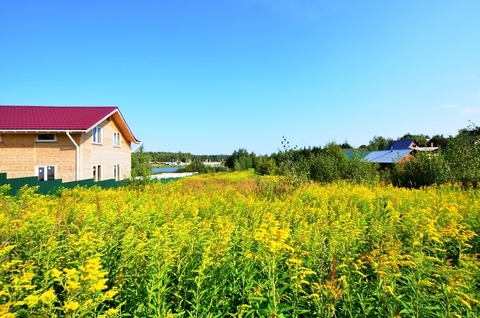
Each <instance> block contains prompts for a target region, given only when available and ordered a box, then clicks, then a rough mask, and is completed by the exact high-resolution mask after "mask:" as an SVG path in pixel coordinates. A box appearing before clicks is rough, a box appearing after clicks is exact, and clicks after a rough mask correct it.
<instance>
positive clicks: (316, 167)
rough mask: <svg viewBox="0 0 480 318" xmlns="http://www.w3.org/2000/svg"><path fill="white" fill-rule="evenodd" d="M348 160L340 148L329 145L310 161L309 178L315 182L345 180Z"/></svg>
mask: <svg viewBox="0 0 480 318" xmlns="http://www.w3.org/2000/svg"><path fill="white" fill-rule="evenodd" d="M348 166H349V160H348V158H347V156H346V155H345V153H344V152H343V151H342V148H340V146H338V145H336V144H334V143H329V144H328V145H327V146H325V148H324V149H323V150H322V152H321V153H320V154H318V155H316V156H315V157H313V158H312V159H311V161H310V178H311V179H312V180H313V181H317V182H333V181H336V180H341V179H345V178H347V175H348Z"/></svg>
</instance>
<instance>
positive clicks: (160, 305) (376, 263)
mask: <svg viewBox="0 0 480 318" xmlns="http://www.w3.org/2000/svg"><path fill="white" fill-rule="evenodd" d="M34 190H35V189H28V188H25V189H23V190H22V191H21V193H20V194H19V195H17V196H15V197H12V196H8V195H6V193H7V192H6V191H3V190H2V189H1V188H0V317H478V316H480V306H479V299H480V269H479V265H480V259H479V254H480V238H479V237H478V234H479V233H480V200H479V199H480V192H478V191H477V190H465V189H462V188H461V187H457V186H454V185H449V186H441V187H432V188H424V189H420V190H408V189H399V188H394V187H391V186H387V185H380V184H378V185H365V186H362V185H353V184H349V183H346V182H338V183H333V184H329V185H319V184H313V183H312V184H305V185H302V186H300V187H298V188H296V189H292V188H289V186H288V185H286V184H284V183H282V182H281V181H279V180H278V179H275V178H265V177H263V178H258V177H254V176H253V175H251V174H249V173H248V172H244V173H231V174H217V175H204V176H198V177H193V178H188V179H184V180H181V181H177V182H171V183H167V184H160V183H158V184H157V183H154V184H150V185H145V186H141V187H124V188H119V189H110V190H102V189H100V188H90V189H85V188H76V189H71V190H68V189H65V190H63V191H61V192H59V193H57V194H55V195H50V196H45V195H39V194H37V193H35V191H34Z"/></svg>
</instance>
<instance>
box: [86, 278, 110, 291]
mask: <svg viewBox="0 0 480 318" xmlns="http://www.w3.org/2000/svg"><path fill="white" fill-rule="evenodd" d="M107 280H108V279H99V280H98V281H97V282H96V283H95V284H93V285H92V286H90V288H89V290H90V291H100V290H104V289H105V288H107V285H105V283H106V282H107Z"/></svg>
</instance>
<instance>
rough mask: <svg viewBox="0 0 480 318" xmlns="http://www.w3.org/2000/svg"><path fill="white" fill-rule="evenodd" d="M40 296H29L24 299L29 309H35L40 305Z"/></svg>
mask: <svg viewBox="0 0 480 318" xmlns="http://www.w3.org/2000/svg"><path fill="white" fill-rule="evenodd" d="M38 300H39V299H38V296H36V295H28V296H27V297H25V299H23V301H24V302H25V303H26V304H27V306H28V307H34V306H36V305H37V303H38Z"/></svg>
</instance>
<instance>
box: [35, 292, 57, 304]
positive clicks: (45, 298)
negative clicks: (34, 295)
mask: <svg viewBox="0 0 480 318" xmlns="http://www.w3.org/2000/svg"><path fill="white" fill-rule="evenodd" d="M38 299H39V300H40V301H41V302H42V303H44V304H49V303H53V302H54V301H55V300H56V299H57V296H56V295H55V291H54V290H53V289H50V290H47V291H46V292H44V293H43V294H42V295H40V297H39V298H38Z"/></svg>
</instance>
